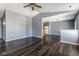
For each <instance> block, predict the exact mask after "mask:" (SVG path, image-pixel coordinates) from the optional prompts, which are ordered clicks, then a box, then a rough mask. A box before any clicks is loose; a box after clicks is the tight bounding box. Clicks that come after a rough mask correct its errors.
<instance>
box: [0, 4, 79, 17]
mask: <svg viewBox="0 0 79 59" xmlns="http://www.w3.org/2000/svg"><path fill="white" fill-rule="evenodd" d="M37 4H38V5H41V6H42V9H39V10H38V11H32V10H31V8H30V7H27V8H23V6H24V5H25V4H23V3H0V10H3V9H7V10H11V11H13V12H17V13H20V14H23V15H27V16H29V17H33V16H35V15H37V14H39V13H43V12H56V11H70V10H78V9H79V4H78V3H75V4H72V3H37ZM69 5H72V7H71V8H69Z"/></svg>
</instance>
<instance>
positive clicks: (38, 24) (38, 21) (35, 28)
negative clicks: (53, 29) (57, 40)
mask: <svg viewBox="0 0 79 59" xmlns="http://www.w3.org/2000/svg"><path fill="white" fill-rule="evenodd" d="M41 29H42V18H41V15H40V14H39V15H37V16H35V17H33V18H32V36H34V37H38V38H41Z"/></svg>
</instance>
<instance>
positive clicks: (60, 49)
mask: <svg viewBox="0 0 79 59" xmlns="http://www.w3.org/2000/svg"><path fill="white" fill-rule="evenodd" d="M44 39H45V40H46V43H45V45H43V44H42V43H41V40H42V39H40V38H36V37H29V38H24V39H19V40H15V41H11V42H7V43H5V42H4V45H5V47H0V49H1V50H0V55H1V56H79V46H78V45H73V44H67V43H61V42H60V37H59V36H55V35H53V36H52V35H47V36H46V37H45V38H44ZM0 44H1V43H0ZM4 45H3V46H4Z"/></svg>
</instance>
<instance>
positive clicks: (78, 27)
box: [76, 14, 79, 30]
mask: <svg viewBox="0 0 79 59" xmlns="http://www.w3.org/2000/svg"><path fill="white" fill-rule="evenodd" d="M76 29H78V30H79V14H78V15H77V18H76Z"/></svg>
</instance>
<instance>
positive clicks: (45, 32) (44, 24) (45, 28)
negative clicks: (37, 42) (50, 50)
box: [42, 20, 49, 44]
mask: <svg viewBox="0 0 79 59" xmlns="http://www.w3.org/2000/svg"><path fill="white" fill-rule="evenodd" d="M48 32H49V22H43V20H42V43H43V44H46V43H47V39H46V37H47V35H48Z"/></svg>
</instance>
